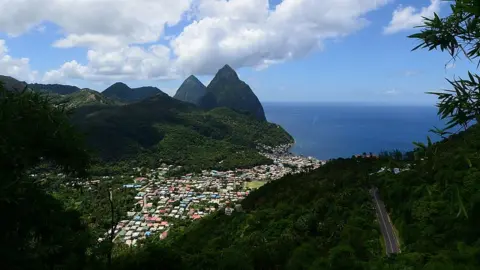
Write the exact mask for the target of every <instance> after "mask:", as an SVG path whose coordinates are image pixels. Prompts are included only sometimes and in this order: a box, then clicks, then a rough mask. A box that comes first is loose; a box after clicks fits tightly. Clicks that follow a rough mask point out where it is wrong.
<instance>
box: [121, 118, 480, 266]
mask: <svg viewBox="0 0 480 270" xmlns="http://www.w3.org/2000/svg"><path fill="white" fill-rule="evenodd" d="M479 135H480V126H474V127H472V128H470V129H469V130H468V131H467V132H465V133H464V134H460V135H458V136H454V137H452V138H450V139H449V140H446V141H444V142H442V143H439V144H436V145H432V146H430V147H429V148H428V149H429V150H428V151H435V150H434V149H435V148H437V149H438V150H437V151H438V153H442V154H441V155H439V156H437V157H435V158H434V159H433V160H432V161H427V160H426V159H424V160H421V159H418V160H417V161H413V160H395V161H394V160H392V159H391V158H388V157H382V158H380V159H365V158H356V159H355V158H352V159H338V160H334V161H331V162H329V163H327V165H325V166H323V167H321V168H320V169H318V170H316V171H314V172H311V173H308V174H302V175H295V176H287V177H284V178H282V179H280V180H277V181H275V182H272V183H269V184H266V185H264V186H263V187H262V188H260V189H258V190H256V191H254V192H253V193H251V194H250V195H249V196H248V197H247V198H246V199H245V200H244V201H242V206H243V209H244V212H234V214H233V215H232V216H226V215H225V214H223V213H221V212H219V213H216V214H214V215H212V216H209V217H207V218H205V219H202V220H201V221H199V222H196V223H194V224H193V225H191V226H189V227H177V228H176V229H175V230H174V231H171V232H170V234H169V237H168V238H167V240H166V241H157V240H153V241H150V242H149V243H148V244H147V245H146V246H144V247H143V248H141V249H140V250H137V251H135V252H133V253H129V252H127V253H126V254H123V255H122V256H120V257H119V258H118V261H117V263H118V265H117V266H116V267H117V269H129V268H131V267H134V266H135V267H140V268H142V267H145V266H146V265H162V267H164V268H163V269H365V270H367V269H432V270H433V269H452V270H453V269H479V267H480V231H479V230H478V224H480V223H479V222H480V219H479V218H480V212H479V211H480V172H479V170H478V168H479V166H480V158H479V156H478V151H480V140H479V139H478V138H479ZM417 153H421V152H418V151H417ZM465 155H467V156H469V157H470V158H469V159H470V161H471V162H472V166H471V167H469V165H468V162H466V160H465V158H464V156H465ZM432 162H434V163H435V164H436V169H434V170H432V167H431V166H432ZM394 163H395V164H394ZM388 164H391V165H394V166H399V167H400V168H402V167H406V164H410V170H409V171H404V172H401V173H399V174H394V173H391V172H388V170H387V172H384V173H379V174H376V172H377V171H379V169H380V168H382V167H384V166H388ZM374 185H376V186H378V187H379V188H380V190H381V194H382V196H383V197H385V201H386V204H387V207H388V208H389V212H390V213H391V216H392V218H393V220H392V221H393V223H394V225H395V226H396V227H397V229H398V231H399V234H400V239H401V242H402V246H401V247H402V253H400V254H398V255H394V256H392V257H390V258H387V257H385V247H384V246H383V239H382V237H381V234H380V227H379V223H378V222H377V221H376V216H375V212H374V209H373V202H372V198H371V195H370V194H369V192H368V190H369V189H370V188H371V187H372V186H374ZM157 254H162V256H158V255H157ZM156 269H159V268H156Z"/></svg>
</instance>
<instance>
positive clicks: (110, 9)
mask: <svg viewBox="0 0 480 270" xmlns="http://www.w3.org/2000/svg"><path fill="white" fill-rule="evenodd" d="M391 1H392V0H321V1H320V0H283V1H282V2H281V3H280V4H278V5H276V6H270V5H269V0H229V1H227V0H175V1H172V0H136V1H131V0H0V10H8V11H9V12H6V13H4V14H3V15H2V16H1V17H0V32H6V33H8V34H10V35H21V34H23V33H25V32H26V31H28V30H30V29H32V28H34V27H37V26H38V25H40V24H42V23H44V22H45V21H48V22H52V23H54V24H56V25H57V26H58V27H59V28H60V30H61V34H62V35H63V37H61V38H60V39H58V40H56V41H55V42H54V43H53V46H54V47H57V48H71V47H86V48H87V49H88V53H87V62H86V63H82V64H81V63H80V62H81V60H80V59H70V61H67V62H66V63H65V64H64V65H62V66H61V67H59V68H58V69H54V70H51V71H48V72H47V73H45V74H44V80H45V81H56V82H61V81H62V80H67V79H69V78H77V79H85V80H120V79H166V78H174V77H176V76H185V75H189V74H196V75H206V74H208V75H211V74H213V73H214V72H216V71H217V70H218V69H219V68H220V67H221V66H223V65H224V64H229V65H231V66H233V67H234V68H240V67H254V68H255V69H257V70H261V69H264V68H267V67H268V66H270V65H273V64H278V63H282V62H285V61H288V60H291V59H297V58H301V57H304V56H305V55H307V54H309V53H310V52H312V51H315V50H321V49H322V48H323V46H324V43H325V41H327V40H338V39H340V38H342V37H345V36H347V35H349V34H351V33H353V32H355V31H357V30H360V29H362V28H363V27H365V26H367V25H368V23H369V22H368V21H367V20H366V19H365V15H366V14H367V13H368V12H370V11H373V10H375V9H378V8H380V7H382V6H384V5H385V4H387V3H389V2H391ZM179 22H181V24H180V25H177V24H179ZM165 25H170V26H173V25H177V27H178V28H177V29H180V32H179V33H176V34H175V35H173V36H172V35H169V36H163V35H164V27H165ZM162 38H163V40H162ZM158 42H163V44H165V43H166V44H167V45H166V46H164V45H159V44H158ZM152 44H156V45H152Z"/></svg>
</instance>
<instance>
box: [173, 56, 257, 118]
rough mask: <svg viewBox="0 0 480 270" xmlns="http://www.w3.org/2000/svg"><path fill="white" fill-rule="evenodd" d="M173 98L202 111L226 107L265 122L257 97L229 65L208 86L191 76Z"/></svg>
mask: <svg viewBox="0 0 480 270" xmlns="http://www.w3.org/2000/svg"><path fill="white" fill-rule="evenodd" d="M174 98H176V99H179V100H181V101H185V102H190V103H193V104H196V105H197V106H200V107H202V108H204V109H212V108H216V107H228V108H231V109H234V110H236V111H239V112H245V113H249V114H252V115H253V116H255V118H257V119H258V120H262V121H264V120H266V117H265V112H264V110H263V106H262V104H261V103H260V101H259V100H258V98H257V96H256V95H255V94H254V93H253V91H252V89H251V88H250V86H248V84H246V83H245V82H244V81H242V80H240V78H239V77H238V75H237V73H236V72H235V70H234V69H233V68H232V67H230V66H229V65H225V66H224V67H222V68H221V69H220V70H219V71H218V72H217V74H216V75H215V77H214V78H213V80H212V81H211V82H210V84H209V85H208V86H205V85H203V84H202V82H200V81H199V80H198V79H197V78H196V77H195V76H193V75H191V76H190V77H188V78H187V79H186V80H185V81H184V82H183V83H182V85H181V86H180V88H179V89H178V91H177V93H176V94H175V96H174Z"/></svg>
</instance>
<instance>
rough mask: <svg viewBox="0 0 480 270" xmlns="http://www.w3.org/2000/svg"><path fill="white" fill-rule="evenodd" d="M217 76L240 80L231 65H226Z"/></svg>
mask: <svg viewBox="0 0 480 270" xmlns="http://www.w3.org/2000/svg"><path fill="white" fill-rule="evenodd" d="M216 76H220V77H223V78H236V79H239V78H238V75H237V72H235V70H234V69H233V68H232V67H231V66H229V65H225V66H223V67H222V68H221V69H220V70H219V71H218V72H217V75H216Z"/></svg>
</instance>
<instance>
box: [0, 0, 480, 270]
mask: <svg viewBox="0 0 480 270" xmlns="http://www.w3.org/2000/svg"><path fill="white" fill-rule="evenodd" d="M452 9H453V12H452V15H450V16H449V17H447V18H444V19H440V18H438V17H435V18H433V19H431V20H427V24H426V27H425V30H424V31H423V32H422V33H420V34H419V35H415V36H414V37H417V38H420V39H421V40H423V41H424V44H425V45H426V47H429V48H432V49H434V48H436V47H440V48H441V49H444V48H447V49H449V52H450V53H451V54H452V55H456V53H457V52H458V51H464V52H466V53H467V54H468V55H469V57H470V58H475V57H478V56H479V55H480V52H479V50H478V48H479V47H480V45H478V44H480V42H479V41H478V39H479V38H478V36H479V35H476V26H477V25H478V22H479V20H480V19H479V18H480V3H479V2H478V1H473V0H463V1H457V2H456V3H455V5H453V6H452ZM457 39H458V40H457ZM462 41H465V44H463V45H462ZM472 44H473V45H472ZM470 46H472V47H470ZM470 75H471V74H470ZM478 85H479V80H478V77H477V76H476V75H471V76H469V79H467V80H457V81H452V86H453V87H454V89H455V90H454V91H450V92H446V93H437V95H438V97H439V100H440V102H439V105H438V106H439V112H440V115H442V116H443V117H448V118H450V119H451V126H450V127H454V126H455V127H457V126H458V125H460V126H461V127H462V128H463V129H464V131H463V132H460V133H458V134H457V133H456V132H453V133H450V131H449V130H450V129H449V128H450V127H447V129H445V130H438V129H437V130H435V132H437V133H438V134H440V135H442V136H445V140H443V141H442V142H440V143H436V144H432V143H430V142H429V143H428V144H427V145H423V144H420V143H418V144H417V148H416V149H415V152H414V153H413V155H411V154H408V155H400V154H399V153H398V152H394V153H393V154H384V155H382V157H381V158H380V159H375V158H362V157H361V158H351V159H338V160H333V161H331V162H329V163H327V165H325V166H323V167H321V168H319V169H318V170H316V171H313V172H311V173H308V174H300V175H296V176H287V177H285V178H283V179H280V180H277V181H275V182H271V183H269V184H267V185H265V186H263V187H262V188H260V189H258V190H257V191H255V192H253V193H252V194H251V195H249V196H248V197H247V198H246V199H245V200H244V201H243V202H242V205H243V209H244V211H243V212H238V211H236V212H234V213H233V215H232V216H226V215H224V214H223V213H222V212H218V213H216V214H213V215H211V216H209V217H207V218H204V219H202V220H200V221H197V222H194V223H193V224H191V225H190V226H187V225H186V224H177V225H179V226H177V227H176V228H174V229H172V231H171V232H170V235H169V237H168V238H167V239H166V240H163V241H159V240H158V237H152V238H150V240H149V241H148V242H147V243H145V244H144V245H143V246H141V247H138V248H136V249H128V248H124V247H123V246H119V247H118V248H117V249H116V250H115V256H114V258H113V260H111V259H112V258H111V255H112V245H111V244H110V241H104V242H102V243H104V244H99V242H98V241H97V239H96V238H97V237H98V235H101V233H102V232H101V231H102V230H104V229H106V228H108V227H109V221H108V218H109V214H108V210H107V209H108V207H104V205H108V204H109V203H110V198H113V201H114V204H116V205H118V206H119V209H118V212H117V213H116V214H115V211H114V215H113V216H114V219H115V218H121V212H122V211H125V209H127V208H128V207H127V206H126V205H128V203H129V202H130V201H129V200H130V198H131V194H129V192H127V191H125V190H119V189H117V188H116V187H117V186H116V185H117V184H118V183H116V182H115V180H114V179H112V180H109V181H111V182H108V181H104V182H103V183H101V184H100V186H99V187H96V188H95V189H94V190H93V191H91V190H83V189H82V188H77V189H67V187H66V186H65V185H64V184H65V183H64V182H63V181H61V180H62V178H61V177H60V179H57V180H60V182H53V181H52V180H50V179H49V178H46V179H45V180H43V179H35V178H32V177H31V173H32V172H34V171H36V169H38V166H39V165H42V166H43V165H45V164H48V165H49V166H50V167H58V169H60V170H62V171H63V172H64V173H65V175H67V177H66V178H65V180H71V179H77V180H79V181H81V179H83V178H84V177H87V175H86V174H87V172H88V167H89V164H90V156H89V155H88V152H87V151H86V150H85V144H84V141H83V139H82V138H81V137H80V136H79V135H78V133H77V132H76V130H75V128H74V127H73V126H72V125H71V122H70V121H71V119H69V118H68V117H67V116H66V114H65V111H64V108H63V107H59V106H57V107H55V106H53V105H52V104H51V103H50V102H49V99H48V98H47V97H45V96H44V95H41V94H38V93H34V92H31V91H25V92H12V91H4V90H3V87H2V86H1V85H0V130H1V131H2V132H1V133H0V210H1V211H2V214H3V215H4V216H5V217H6V218H5V221H4V222H2V223H1V227H0V228H1V230H0V240H1V243H7V244H4V245H2V246H1V247H0V259H1V262H2V266H3V268H5V269H455V270H457V269H479V268H480V240H479V239H480V231H479V230H478V225H479V224H480V218H479V214H480V172H479V167H480V156H479V154H478V153H479V150H480V140H479V135H480V125H478V124H477V125H473V126H471V127H469V128H467V127H468V126H469V125H468V124H469V123H470V122H471V121H472V120H477V121H478V119H479V110H478V104H477V101H478V96H479V95H480V94H479V91H478V89H479V87H478ZM137 104H140V105H141V106H139V105H135V104H132V105H129V106H123V107H117V106H113V107H111V106H100V107H95V106H93V107H92V106H84V107H81V108H79V109H78V110H77V113H76V114H75V115H74V116H73V120H74V121H79V123H80V124H79V125H80V126H81V127H88V125H87V124H86V123H85V122H87V120H85V119H89V120H90V121H91V122H93V124H94V125H97V126H94V127H96V128H100V129H101V128H105V127H104V126H105V125H109V126H108V127H106V128H105V129H104V130H103V131H102V132H107V134H106V135H105V136H113V135H114V134H115V133H116V132H118V133H120V134H121V135H122V136H123V137H120V138H119V140H125V141H127V142H128V140H130V139H131V138H135V139H136V141H137V142H138V144H139V145H140V146H139V147H144V148H146V147H145V146H148V147H159V148H160V147H162V145H161V144H162V143H167V145H168V147H167V148H166V149H180V145H176V144H177V142H176V141H177V139H181V138H178V137H180V136H179V135H175V131H176V130H177V128H178V129H180V130H181V129H182V128H185V130H181V131H179V133H182V134H186V135H185V136H187V137H188V138H189V139H193V140H194V142H195V143H196V144H195V145H197V144H200V145H205V143H206V142H205V141H201V139H200V138H202V139H203V140H206V141H208V140H210V139H211V140H214V141H215V142H217V143H229V144H231V145H232V146H233V147H246V148H247V149H248V147H249V144H251V142H252V140H251V139H252V138H254V139H255V140H256V141H257V142H260V143H265V142H270V143H273V142H281V141H283V140H285V139H286V138H288V135H286V134H285V132H283V131H282V130H281V129H280V128H278V127H276V126H268V125H267V126H266V125H265V123H264V122H261V121H260V122H259V121H250V120H249V119H248V117H247V116H244V115H241V114H238V113H236V112H233V111H230V110H228V109H215V110H212V111H209V112H205V111H202V110H199V109H198V108H196V107H194V106H193V105H189V104H187V103H183V102H180V101H178V102H177V103H175V104H174V103H172V102H171V101H167V100H166V99H164V98H162V97H161V96H156V97H155V98H153V99H149V100H146V101H144V102H143V103H137ZM169 104H170V105H169ZM157 105H158V106H157ZM142 108H143V109H142ZM148 112H153V113H150V116H147V113H148ZM155 113H158V114H155ZM129 115H133V116H134V117H135V118H132V119H129V118H128V116H129ZM134 119H137V120H139V121H134ZM106 120H108V121H106ZM121 120H126V122H127V124H125V125H120V124H119V122H120V121H121ZM167 120H168V121H167ZM82 121H85V122H82ZM102 121H103V122H102ZM110 121H113V122H110ZM110 123H112V124H110ZM152 123H154V125H152ZM165 123H169V124H168V125H166V124H165ZM204 123H208V125H204ZM77 124H78V123H77ZM187 124H188V125H187ZM186 127H190V129H188V130H190V132H191V133H188V132H187V133H183V132H184V131H186V130H187V128H186ZM225 127H227V128H226V129H225ZM247 127H248V128H247ZM172 128H174V131H172V130H169V129H172ZM262 128H263V130H262ZM255 129H260V130H261V131H262V132H261V133H262V134H263V135H262V134H261V133H258V132H257V131H256V130H255ZM225 130H228V132H225ZM273 130H277V131H276V132H274V131H273ZM91 131H92V132H94V130H91ZM114 132H115V133H114ZM129 132H130V133H129ZM270 132H273V133H272V134H273V135H272V134H269V133H270ZM237 133H241V136H245V137H238V138H237V137H235V136H237ZM101 134H102V133H98V135H101ZM196 134H201V135H202V136H201V137H198V138H197V137H196V136H197V135H196ZM155 136H159V137H155ZM169 136H172V137H173V138H172V139H171V140H170V141H169V139H168V138H169ZM175 136H177V137H175ZM270 137H272V138H270ZM152 138H154V139H155V140H153V139H152ZM244 138H246V140H244V141H242V140H243V139H244ZM112 139H115V137H112ZM156 139H161V142H160V144H156ZM197 139H198V141H197ZM103 140H105V142H106V140H107V137H105V138H103ZM231 140H235V141H236V140H239V141H240V142H242V143H241V144H239V145H234V144H233V143H232V142H231ZM255 140H254V141H255ZM183 143H187V142H186V141H185V142H183ZM121 146H122V145H120V147H121ZM187 146H192V147H193V146H194V145H193V144H190V145H187ZM175 147H178V148H175ZM166 149H162V150H163V151H167V150H166ZM250 149H251V148H250ZM235 150H238V149H235ZM174 154H175V153H174V152H173V151H172V152H171V153H169V155H174ZM184 158H185V159H188V158H189V157H188V155H186V156H185V157H184ZM215 161H216V160H215ZM382 167H388V169H389V170H386V171H384V172H379V169H380V168H382ZM396 167H399V168H402V169H406V170H404V171H403V172H400V173H398V174H395V173H393V172H395V170H393V169H394V168H396ZM390 169H391V170H390ZM392 171H393V172H392ZM57 176H58V175H57ZM102 184H107V185H106V186H104V185H102ZM372 186H377V187H378V188H379V189H380V190H381V194H382V196H383V198H384V199H385V201H386V203H387V207H388V208H389V212H390V213H391V216H392V221H393V223H394V224H395V225H396V228H397V230H398V233H399V236H400V239H401V245H402V246H401V248H402V253H401V254H398V255H394V256H392V257H389V258H385V257H384V247H382V239H381V235H380V233H379V227H378V223H376V221H375V213H374V210H373V207H372V202H371V198H370V195H369V194H368V190H369V189H370V188H371V187H372ZM111 192H113V194H115V195H112V196H110V194H112V193H111ZM69 193H71V194H69ZM102 194H108V196H107V195H105V197H103V196H102ZM117 195H118V196H117ZM107 202H108V203H107ZM96 206H97V207H96ZM110 217H111V215H110Z"/></svg>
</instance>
